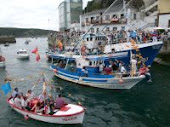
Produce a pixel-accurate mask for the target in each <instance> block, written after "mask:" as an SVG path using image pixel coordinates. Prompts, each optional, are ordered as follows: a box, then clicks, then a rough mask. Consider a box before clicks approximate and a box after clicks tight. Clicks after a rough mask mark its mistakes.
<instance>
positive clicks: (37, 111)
mask: <svg viewBox="0 0 170 127" xmlns="http://www.w3.org/2000/svg"><path fill="white" fill-rule="evenodd" d="M43 110H44V109H43V108H41V103H40V102H38V103H37V104H36V105H34V107H32V109H31V111H34V112H35V113H42V112H43Z"/></svg>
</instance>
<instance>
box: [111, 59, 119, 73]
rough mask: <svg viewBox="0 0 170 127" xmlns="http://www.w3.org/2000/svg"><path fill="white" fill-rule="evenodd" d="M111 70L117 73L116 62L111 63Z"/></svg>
mask: <svg viewBox="0 0 170 127" xmlns="http://www.w3.org/2000/svg"><path fill="white" fill-rule="evenodd" d="M112 70H113V71H117V70H118V65H117V63H116V61H114V62H113V63H112Z"/></svg>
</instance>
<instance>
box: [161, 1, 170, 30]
mask: <svg viewBox="0 0 170 127" xmlns="http://www.w3.org/2000/svg"><path fill="white" fill-rule="evenodd" d="M158 8H159V14H158V26H159V27H164V28H170V0H159V4H158Z"/></svg>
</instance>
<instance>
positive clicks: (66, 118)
mask: <svg viewBox="0 0 170 127" xmlns="http://www.w3.org/2000/svg"><path fill="white" fill-rule="evenodd" d="M7 103H8V104H9V106H10V107H11V108H12V109H14V110H15V111H17V112H18V113H20V114H22V115H24V116H26V117H29V118H32V119H35V120H38V121H43V122H47V123H55V124H82V123H83V119H84V114H85V108H84V107H82V106H80V105H76V104H68V105H65V106H64V107H62V108H61V109H60V110H58V111H57V112H56V113H54V114H53V115H48V114H40V113H34V112H32V111H27V110H23V109H21V108H18V107H16V106H15V104H14V102H13V98H8V99H7Z"/></svg>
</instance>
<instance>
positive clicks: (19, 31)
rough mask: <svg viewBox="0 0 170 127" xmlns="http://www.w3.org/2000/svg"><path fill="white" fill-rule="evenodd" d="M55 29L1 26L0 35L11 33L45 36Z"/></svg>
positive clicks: (15, 34)
mask: <svg viewBox="0 0 170 127" xmlns="http://www.w3.org/2000/svg"><path fill="white" fill-rule="evenodd" d="M53 32H55V31H51V30H42V29H23V28H4V27H3V28H2V27H0V36H3V35H7V36H10V35H13V36H15V37H38V36H47V35H48V34H49V33H53Z"/></svg>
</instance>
